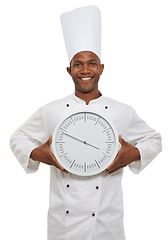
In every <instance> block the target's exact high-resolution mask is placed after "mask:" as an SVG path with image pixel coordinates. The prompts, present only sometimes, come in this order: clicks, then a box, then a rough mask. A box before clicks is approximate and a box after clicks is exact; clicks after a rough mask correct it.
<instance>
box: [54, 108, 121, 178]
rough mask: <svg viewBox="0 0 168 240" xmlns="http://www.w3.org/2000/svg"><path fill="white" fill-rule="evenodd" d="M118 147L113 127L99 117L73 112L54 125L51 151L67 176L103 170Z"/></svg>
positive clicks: (95, 172)
mask: <svg viewBox="0 0 168 240" xmlns="http://www.w3.org/2000/svg"><path fill="white" fill-rule="evenodd" d="M119 148H120V144H119V141H118V133H117V130H116V128H115V126H114V124H113V123H112V122H111V121H110V120H108V119H107V117H103V116H102V114H99V113H96V112H90V111H82V112H75V113H73V114H71V115H69V116H67V117H66V118H64V119H63V120H62V121H61V122H60V123H58V124H57V126H56V128H55V130H54V132H53V138H52V144H51V150H52V152H53V154H54V156H55V157H56V159H57V161H58V162H59V163H60V164H61V165H62V166H63V167H64V168H65V169H66V170H67V171H68V172H70V173H73V174H76V175H79V176H91V175H95V174H98V173H100V172H102V171H103V170H105V169H106V168H107V167H108V166H109V165H110V164H111V162H112V161H113V160H114V158H115V156H116V155H117V153H118V151H119Z"/></svg>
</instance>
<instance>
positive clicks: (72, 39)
mask: <svg viewBox="0 0 168 240" xmlns="http://www.w3.org/2000/svg"><path fill="white" fill-rule="evenodd" d="M61 24H62V30H63V36H64V40H65V45H66V49H67V53H68V58H69V61H71V60H72V58H73V57H74V55H75V54H77V53H78V52H82V51H91V52H93V53H95V54H96V55H97V56H98V57H99V58H101V13H100V10H99V8H97V7H96V6H86V7H82V8H77V9H75V10H73V11H70V12H66V13H63V14H62V15H61Z"/></svg>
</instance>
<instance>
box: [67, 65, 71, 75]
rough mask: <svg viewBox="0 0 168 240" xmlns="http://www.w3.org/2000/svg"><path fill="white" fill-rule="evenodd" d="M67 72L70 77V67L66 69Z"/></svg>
mask: <svg viewBox="0 0 168 240" xmlns="http://www.w3.org/2000/svg"><path fill="white" fill-rule="evenodd" d="M67 72H68V73H69V75H71V67H67Z"/></svg>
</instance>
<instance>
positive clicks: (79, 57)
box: [72, 51, 99, 62]
mask: <svg viewBox="0 0 168 240" xmlns="http://www.w3.org/2000/svg"><path fill="white" fill-rule="evenodd" d="M91 60H94V61H99V58H98V56H97V55H96V54H95V53H93V52H90V51H82V52H79V53H77V54H76V55H75V56H74V57H73V58H72V62H75V61H81V62H85V61H91Z"/></svg>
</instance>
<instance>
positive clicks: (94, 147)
mask: <svg viewBox="0 0 168 240" xmlns="http://www.w3.org/2000/svg"><path fill="white" fill-rule="evenodd" d="M63 133H64V134H65V135H67V136H69V137H72V138H74V139H76V140H78V141H80V142H82V143H84V144H86V145H89V146H91V147H94V148H96V149H98V150H99V148H98V147H96V146H94V145H92V144H90V143H88V142H86V141H83V140H81V139H79V138H77V137H74V136H73V135H71V134H69V133H66V132H63Z"/></svg>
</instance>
